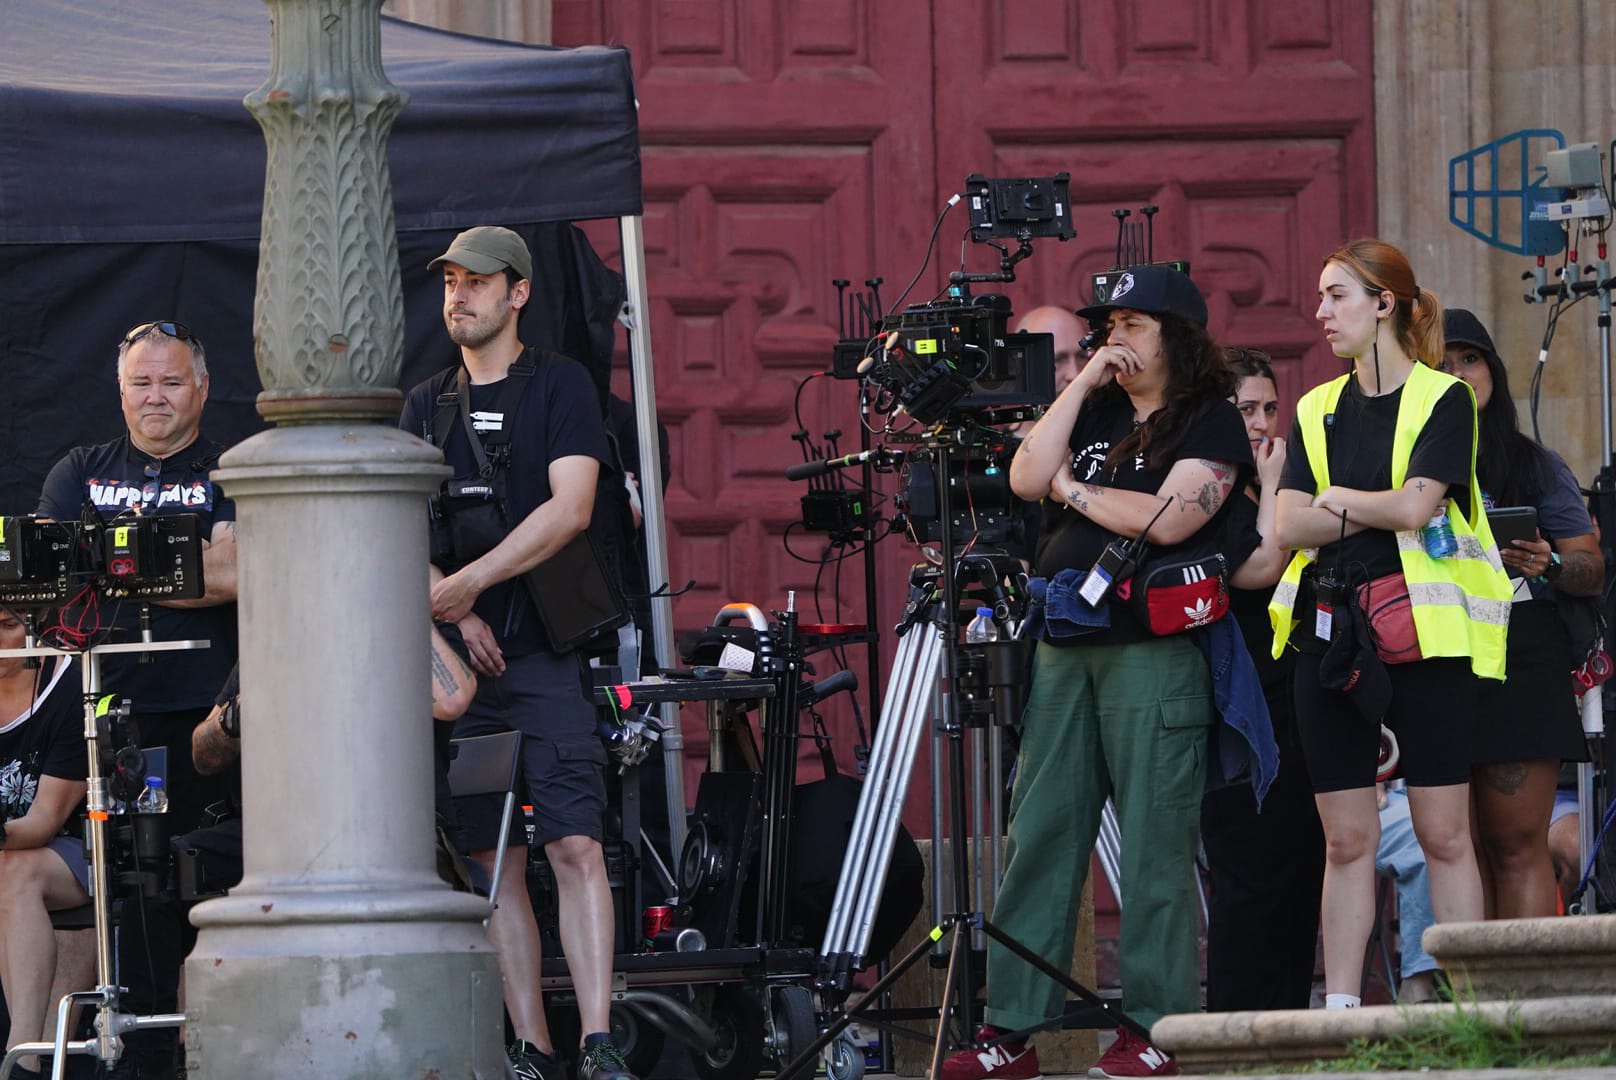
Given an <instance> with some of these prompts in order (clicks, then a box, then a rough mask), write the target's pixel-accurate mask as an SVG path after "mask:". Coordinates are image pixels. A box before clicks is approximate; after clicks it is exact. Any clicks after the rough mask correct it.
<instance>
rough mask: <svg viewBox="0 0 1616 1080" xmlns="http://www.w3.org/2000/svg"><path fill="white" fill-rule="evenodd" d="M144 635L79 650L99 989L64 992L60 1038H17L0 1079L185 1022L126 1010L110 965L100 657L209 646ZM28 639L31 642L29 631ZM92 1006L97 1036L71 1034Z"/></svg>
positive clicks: (110, 1053) (102, 1055)
mask: <svg viewBox="0 0 1616 1080" xmlns="http://www.w3.org/2000/svg"><path fill="white" fill-rule="evenodd" d="M142 625H143V626H146V627H148V629H147V630H146V633H145V637H146V640H142V641H130V642H121V643H119V644H115V645H101V646H98V647H96V648H95V649H90V650H86V651H85V652H83V653H82V654H81V665H80V676H81V685H82V687H83V695H84V741H85V745H86V747H87V751H88V756H89V774H88V777H87V781H88V785H89V791H88V795H87V798H86V803H87V808H88V817H89V829H88V831H89V835H90V885H91V888H90V891H91V893H92V894H93V895H92V896H91V903H92V905H93V907H94V911H95V972H96V988H95V989H94V990H80V991H75V992H73V993H70V994H66V995H64V996H63V997H62V999H61V1001H60V1002H59V1003H58V1004H57V1011H56V1039H55V1041H54V1042H26V1043H18V1044H17V1045H16V1046H14V1047H12V1048H11V1049H10V1050H9V1051H7V1052H6V1056H5V1058H4V1059H3V1060H0V1080H7V1078H9V1077H10V1075H11V1070H12V1067H13V1066H15V1065H16V1064H17V1062H18V1061H19V1060H20V1059H22V1058H23V1057H26V1056H28V1055H30V1054H35V1055H39V1056H40V1057H45V1056H49V1057H50V1058H51V1071H50V1076H51V1080H64V1078H65V1077H66V1076H67V1059H68V1058H69V1057H75V1056H77V1057H94V1058H95V1059H96V1060H98V1061H101V1062H103V1063H106V1064H111V1063H113V1062H115V1061H117V1060H118V1058H119V1057H120V1056H121V1055H122V1053H123V1036H124V1035H126V1034H128V1033H130V1032H132V1031H144V1030H149V1029H154V1028H177V1027H181V1026H183V1025H184V1023H185V1014H184V1013H159V1014H157V1015H154V1016H136V1015H133V1014H131V1013H128V1012H125V1011H124V1010H123V1008H122V995H123V994H124V988H123V987H121V986H118V985H117V983H116V982H115V981H114V977H113V963H112V925H111V924H112V898H111V895H110V890H111V884H110V883H111V874H110V863H111V849H110V844H109V841H108V837H107V818H108V816H109V815H110V814H111V812H112V809H113V803H112V796H111V793H110V792H109V791H108V788H107V778H106V777H105V776H103V775H101V754H100V743H101V739H102V737H103V732H102V730H101V727H102V723H101V717H100V715H99V714H98V710H97V699H98V698H99V697H100V694H101V662H100V658H101V656H102V655H104V654H106V653H153V652H173V651H179V650H185V649H205V648H207V647H208V646H209V644H210V643H209V642H207V641H152V640H150V630H149V623H146V622H144V621H143V624H142ZM29 640H30V641H32V640H33V635H32V633H31V632H30V634H29ZM68 651H70V650H65V649H55V648H51V647H49V646H45V645H28V646H26V647H24V648H21V649H0V657H14V656H26V657H45V656H59V655H61V654H62V653H64V652H68ZM84 1005H93V1006H94V1007H95V1009H96V1012H97V1015H96V1019H95V1029H96V1035H95V1037H94V1038H90V1039H84V1040H77V1041H74V1040H70V1039H69V1038H68V1035H69V1032H71V1030H72V1026H73V1024H74V1023H75V1022H76V1020H77V1017H78V1010H79V1007H81V1006H84Z"/></svg>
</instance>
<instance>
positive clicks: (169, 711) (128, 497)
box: [37, 321, 236, 1077]
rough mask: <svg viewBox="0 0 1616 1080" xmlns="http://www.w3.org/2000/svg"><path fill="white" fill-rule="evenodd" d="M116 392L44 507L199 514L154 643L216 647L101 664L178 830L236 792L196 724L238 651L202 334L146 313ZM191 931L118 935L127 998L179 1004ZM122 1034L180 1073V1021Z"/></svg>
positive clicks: (107, 625) (232, 564)
mask: <svg viewBox="0 0 1616 1080" xmlns="http://www.w3.org/2000/svg"><path fill="white" fill-rule="evenodd" d="M118 394H119V398H120V400H121V402H122V405H123V417H124V422H125V424H126V425H127V431H126V432H125V433H124V434H123V435H121V436H119V437H118V438H116V439H114V440H112V441H111V442H107V443H102V444H100V445H98V446H80V447H77V448H76V449H74V450H71V451H69V452H68V454H67V456H66V457H64V458H62V460H61V461H59V462H57V463H56V466H55V467H54V468H53V469H51V471H50V475H49V476H47V477H46V478H45V487H44V490H43V491H42V492H41V493H40V500H39V509H38V510H37V513H38V514H39V515H40V516H41V517H48V518H54V519H56V520H58V521H78V520H80V519H81V518H82V517H84V516H85V515H86V514H89V513H91V512H92V511H91V510H90V509H89V508H90V507H93V508H94V510H93V512H94V513H96V514H98V515H99V516H100V518H101V520H102V521H104V522H109V523H110V522H114V521H116V520H118V519H120V518H122V519H124V520H127V519H128V518H129V517H131V516H133V515H136V514H140V515H153V514H159V515H160V514H196V515H198V516H199V517H200V518H201V532H202V536H203V538H204V548H203V552H202V576H203V582H204V585H205V587H206V592H205V593H204V594H203V596H202V597H201V598H199V599H196V600H174V601H163V602H154V603H152V604H151V605H150V609H149V610H150V612H151V631H152V637H153V638H154V639H156V640H158V641H180V640H189V639H205V640H207V641H209V642H211V647H210V648H207V649H192V650H183V651H178V652H162V653H154V654H151V659H150V662H148V663H141V662H140V658H139V657H138V656H136V655H131V654H123V655H114V656H108V657H107V658H105V659H104V660H102V662H101V685H102V688H103V690H104V691H105V692H107V693H114V694H118V695H121V696H123V697H127V698H129V700H130V702H131V703H132V704H133V707H134V714H135V719H136V722H137V724H138V727H139V732H140V739H141V744H142V745H143V746H145V747H148V748H150V747H155V746H165V747H167V748H168V755H167V765H166V766H165V768H166V770H167V774H166V775H165V776H164V777H163V780H164V785H165V787H166V788H167V789H168V793H169V825H170V828H171V829H172V832H173V835H176V836H177V835H180V834H182V833H185V832H189V831H191V830H192V829H195V828H197V827H198V826H200V825H202V824H203V823H204V810H205V809H206V808H207V807H208V806H210V805H211V804H214V803H216V802H221V801H223V800H225V799H226V798H228V795H229V791H228V786H227V785H226V784H225V783H224V782H223V781H222V780H221V779H220V778H218V777H204V776H201V775H200V774H198V773H197V771H196V769H195V768H194V766H193V765H192V763H191V733H192V731H193V730H194V729H195V728H196V726H197V724H198V723H200V722H201V721H202V720H203V719H204V718H206V717H207V715H208V711H209V710H210V709H211V708H212V707H213V696H214V692H215V691H216V690H217V689H218V688H219V687H220V686H221V685H223V683H224V681H225V678H226V676H227V675H229V673H230V669H231V667H232V665H233V664H234V663H235V659H236V605H235V600H236V535H235V534H236V509H235V505H234V504H233V503H232V502H231V501H230V500H229V499H228V498H226V497H225V495H224V494H223V493H222V492H221V491H219V490H218V489H217V488H215V487H214V485H213V483H212V481H211V480H210V479H209V474H210V473H211V471H212V469H213V467H214V466H215V465H216V464H217V462H218V460H219V455H220V453H222V452H223V450H224V447H222V446H219V445H217V444H215V443H213V442H210V441H208V440H206V439H204V438H203V437H202V431H201V422H202V408H203V406H204V405H205V404H206V403H207V400H208V369H207V363H206V355H205V353H204V351H203V348H202V342H201V341H200V340H199V339H198V338H197V336H196V335H195V334H193V333H191V331H190V329H189V328H187V327H186V326H185V325H184V324H183V323H178V322H167V321H164V322H146V323H141V324H139V325H137V326H135V327H134V328H133V329H131V330H130V331H129V332H128V333H127V334H125V335H124V337H123V340H122V341H121V342H120V343H119V346H118ZM87 504H88V506H87ZM141 607H142V605H140V604H137V603H132V602H125V603H122V604H119V605H116V606H107V605H103V606H102V607H101V608H100V610H99V612H95V613H90V614H88V615H87V616H86V617H85V619H84V626H83V628H84V629H86V630H90V629H92V625H91V624H92V623H94V622H95V621H96V620H97V619H99V620H100V626H99V631H102V632H105V631H109V630H110V631H111V634H112V636H111V637H110V638H108V639H107V640H111V641H132V640H135V639H136V637H137V636H138V634H139V631H140V619H141V616H140V609H141ZM102 637H103V634H102V633H96V634H94V635H93V638H94V639H95V640H100V639H101V638H102ZM154 771H155V770H154ZM190 937H191V931H190V928H189V926H188V925H186V924H185V923H184V921H183V919H167V918H155V917H154V918H149V919H147V920H146V923H145V925H144V926H142V925H139V924H136V925H129V924H128V922H127V921H126V923H125V925H124V927H123V928H122V933H121V934H120V935H119V950H120V954H121V969H122V977H123V981H124V983H125V985H127V986H128V987H129V991H130V993H129V995H128V997H127V998H126V999H125V1002H126V1004H128V1005H129V1006H130V1007H131V1008H133V1009H134V1010H135V1011H137V1012H141V1013H150V1012H172V1011H174V1009H175V1008H176V1004H177V987H178V983H179V966H180V962H181V961H182V960H183V959H184V955H185V951H186V950H187V949H188V948H189V939H190ZM127 1041H128V1043H129V1049H130V1050H131V1051H134V1053H133V1055H132V1056H133V1057H134V1059H135V1061H136V1062H138V1068H139V1071H138V1072H134V1071H127V1070H128V1069H129V1065H128V1064H127V1063H126V1064H125V1065H124V1069H125V1070H126V1071H125V1072H121V1073H120V1074H119V1075H131V1076H133V1075H138V1076H141V1077H153V1076H168V1075H171V1071H172V1059H173V1056H174V1045H175V1038H174V1033H173V1032H172V1031H154V1032H139V1033H136V1034H135V1035H133V1036H132V1037H130V1038H128V1039H127Z"/></svg>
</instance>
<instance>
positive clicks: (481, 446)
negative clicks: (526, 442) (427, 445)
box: [431, 349, 537, 497]
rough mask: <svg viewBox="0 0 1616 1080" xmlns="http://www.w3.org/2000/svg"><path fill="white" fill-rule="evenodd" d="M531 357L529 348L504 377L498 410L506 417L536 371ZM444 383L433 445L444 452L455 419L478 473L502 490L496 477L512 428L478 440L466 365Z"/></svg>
mask: <svg viewBox="0 0 1616 1080" xmlns="http://www.w3.org/2000/svg"><path fill="white" fill-rule="evenodd" d="M532 354H533V350H532V349H529V350H527V351H526V352H524V353H523V354H522V357H521V359H519V360H518V361H517V362H516V363H514V364H512V365H511V367H510V370H509V372H507V374H506V376H505V385H504V386H503V387H502V388H501V389H500V395H499V408H500V411H501V414H502V415H503V416H505V417H514V416H515V413H516V405H517V403H518V402H519V401H521V399H522V392H523V390H524V389H525V388H526V386H527V381H528V380H529V379H530V378H532V377H533V374H534V372H535V371H536V370H537V368H536V367H535V366H534V364H533V361H532V359H531V356H532ZM447 381H448V383H449V386H448V387H446V388H445V389H444V390H443V392H441V393H439V394H438V397H437V411H436V412H435V413H433V416H432V434H431V442H432V445H433V446H436V447H438V448H439V449H440V450H441V449H443V447H444V446H445V445H446V444H447V443H448V441H449V431H450V429H451V428H452V427H453V425H454V423H455V420H456V419H457V418H458V420H459V422H460V426H461V428H462V429H463V430H464V431H465V433H466V441H467V442H468V443H470V444H471V452H472V455H473V456H474V457H475V458H476V460H477V474H478V475H479V476H481V477H482V478H483V479H485V480H489V481H491V482H493V483H494V485H495V487H496V490H497V489H500V488H503V486H504V485H503V484H502V483H500V477H499V475H498V474H499V468H500V466H501V465H503V464H504V463H505V460H506V457H507V452H506V449H505V448H506V446H507V445H508V444H509V443H510V441H511V425H510V424H508V423H503V422H502V423H501V424H500V427H499V430H498V431H493V432H489V434H488V438H487V439H486V440H484V439H483V438H481V437H480V436H479V435H478V433H477V428H476V425H475V424H473V423H472V420H471V377H470V375H469V374H468V373H467V371H466V365H465V364H461V365H459V366H458V367H457V368H455V370H454V373H453V375H452V376H450V377H449V379H448V380H447ZM499 494H500V495H501V497H503V494H504V493H503V491H500V492H499Z"/></svg>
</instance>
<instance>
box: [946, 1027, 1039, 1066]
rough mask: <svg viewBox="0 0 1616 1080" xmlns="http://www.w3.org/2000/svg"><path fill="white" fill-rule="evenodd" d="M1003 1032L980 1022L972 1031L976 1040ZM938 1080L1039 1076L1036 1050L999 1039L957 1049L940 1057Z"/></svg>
mask: <svg viewBox="0 0 1616 1080" xmlns="http://www.w3.org/2000/svg"><path fill="white" fill-rule="evenodd" d="M1003 1034H1004V1032H1002V1031H1000V1030H999V1029H998V1028H996V1027H994V1026H993V1025H992V1024H983V1025H982V1030H981V1031H978V1032H977V1033H976V1038H977V1041H978V1042H986V1041H988V1040H989V1039H996V1038H998V1037H999V1036H1000V1035H1003ZM940 1071H941V1073H942V1075H941V1077H940V1078H939V1080H1042V1077H1043V1074H1042V1073H1040V1072H1039V1071H1038V1051H1037V1050H1036V1049H1035V1048H1033V1047H1031V1046H1028V1045H1027V1044H1026V1043H1025V1042H1022V1043H1000V1044H999V1045H998V1046H990V1047H988V1048H987V1049H985V1050H975V1049H970V1050H961V1051H960V1052H959V1053H957V1054H954V1055H953V1056H952V1057H946V1058H944V1059H943V1067H942V1069H941V1070H940Z"/></svg>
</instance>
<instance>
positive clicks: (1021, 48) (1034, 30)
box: [935, 0, 1375, 410]
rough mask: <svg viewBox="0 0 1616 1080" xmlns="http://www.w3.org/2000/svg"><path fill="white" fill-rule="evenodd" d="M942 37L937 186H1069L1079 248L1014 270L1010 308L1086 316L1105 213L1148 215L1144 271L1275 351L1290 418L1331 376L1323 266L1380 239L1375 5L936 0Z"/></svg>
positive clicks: (1349, 1)
mask: <svg viewBox="0 0 1616 1080" xmlns="http://www.w3.org/2000/svg"><path fill="white" fill-rule="evenodd" d="M937 26H938V33H937V34H936V42H937V52H936V57H935V62H936V66H937V71H938V80H937V94H936V128H937V159H938V176H939V179H938V183H939V184H940V185H941V190H943V191H949V190H956V191H957V190H959V187H958V186H957V185H959V184H960V183H961V182H962V181H963V180H964V178H965V177H966V176H967V175H969V174H970V173H972V172H982V173H986V174H987V175H990V176H995V175H997V176H1042V175H1048V174H1051V173H1054V172H1058V171H1061V170H1065V171H1067V172H1070V173H1071V174H1072V204H1073V205H1072V220H1073V223H1074V224H1075V225H1076V226H1077V230H1078V235H1077V238H1076V239H1075V240H1073V241H1071V242H1069V243H1067V244H1064V245H1061V244H1056V243H1053V242H1045V243H1043V244H1042V245H1041V246H1040V247H1039V249H1038V253H1037V254H1036V255H1035V256H1034V257H1033V258H1032V259H1031V260H1030V261H1028V262H1026V263H1024V264H1022V267H1021V273H1020V275H1019V276H1020V278H1021V281H1019V282H1018V283H1017V285H1015V286H1012V287H1011V288H1010V289H1008V290H1007V292H1009V293H1010V295H1011V296H1012V297H1013V299H1014V300H1015V301H1016V307H1017V309H1018V310H1025V309H1026V308H1028V307H1030V306H1033V305H1035V304H1039V303H1059V304H1065V305H1068V306H1075V305H1080V304H1081V303H1083V302H1085V301H1086V300H1087V298H1088V287H1089V285H1088V283H1089V275H1090V274H1091V273H1093V272H1095V271H1099V270H1104V269H1106V268H1108V267H1110V266H1112V265H1114V259H1115V254H1116V241H1117V230H1116V222H1115V220H1114V219H1113V218H1112V217H1111V216H1110V211H1111V210H1112V209H1113V208H1119V207H1120V208H1127V209H1130V210H1132V211H1133V212H1134V213H1133V217H1132V218H1131V219H1130V221H1133V222H1138V221H1140V220H1141V217H1140V215H1139V213H1138V210H1139V208H1140V207H1141V206H1145V205H1154V206H1158V207H1160V212H1159V213H1158V214H1157V215H1156V218H1155V225H1156V230H1155V232H1156V235H1155V256H1156V258H1157V259H1175V258H1183V259H1189V260H1190V264H1191V274H1192V276H1193V277H1194V278H1195V281H1196V283H1197V284H1198V285H1199V286H1200V288H1201V290H1202V292H1204V293H1205V294H1206V296H1207V300H1208V306H1209V308H1210V310H1211V329H1212V333H1213V336H1214V337H1215V338H1216V339H1217V340H1218V341H1220V342H1224V343H1227V344H1231V345H1245V346H1254V347H1258V348H1262V349H1266V350H1268V351H1269V352H1270V353H1271V354H1272V355H1273V357H1274V359H1275V361H1276V364H1275V367H1276V371H1277V374H1278V376H1279V379H1280V384H1281V385H1280V399H1281V401H1282V402H1285V403H1286V406H1287V410H1288V407H1289V403H1291V402H1294V401H1295V399H1296V397H1297V396H1298V395H1299V394H1300V392H1301V391H1302V390H1304V389H1306V388H1307V387H1308V386H1311V385H1313V384H1314V383H1316V382H1319V381H1321V380H1322V379H1323V378H1325V377H1327V376H1331V375H1335V374H1339V373H1340V370H1341V368H1340V366H1339V362H1338V361H1336V360H1335V359H1334V358H1333V357H1332V356H1331V354H1330V352H1329V350H1328V348H1327V347H1326V346H1325V344H1324V339H1323V336H1322V334H1321V333H1320V332H1319V329H1318V324H1317V323H1316V322H1315V321H1314V319H1313V310H1314V308H1315V307H1316V303H1317V302H1316V293H1317V290H1318V274H1319V260H1320V258H1321V257H1322V256H1323V255H1325V254H1326V253H1327V252H1329V251H1330V250H1331V249H1333V248H1334V247H1336V246H1337V245H1339V244H1340V243H1341V242H1342V241H1343V240H1346V239H1350V238H1352V237H1354V236H1360V235H1371V234H1372V233H1373V231H1374V227H1375V172H1374V169H1375V166H1374V159H1375V141H1374V123H1373V120H1374V85H1373V77H1374V50H1373V42H1372V38H1371V4H1370V2H1369V0H1076V2H1071V0H997V2H983V0H937ZM949 185H955V186H954V187H952V188H950V187H949ZM985 254H987V253H978V254H977V257H978V258H979V259H982V261H983V263H984V265H986V259H985V258H983V256H984V255H985Z"/></svg>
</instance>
